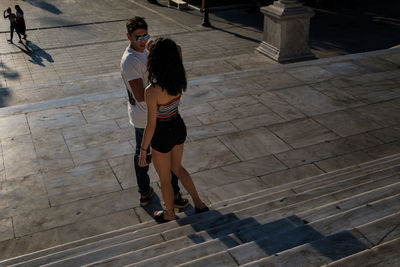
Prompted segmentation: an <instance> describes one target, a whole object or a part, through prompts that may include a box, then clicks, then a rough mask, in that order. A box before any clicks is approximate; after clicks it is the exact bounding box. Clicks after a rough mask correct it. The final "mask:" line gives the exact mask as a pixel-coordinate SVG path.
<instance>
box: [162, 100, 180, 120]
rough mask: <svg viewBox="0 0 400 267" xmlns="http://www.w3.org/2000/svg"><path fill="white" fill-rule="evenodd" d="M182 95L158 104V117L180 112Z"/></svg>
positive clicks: (164, 117) (166, 116) (168, 116)
mask: <svg viewBox="0 0 400 267" xmlns="http://www.w3.org/2000/svg"><path fill="white" fill-rule="evenodd" d="M181 96H182V95H179V96H177V97H176V98H174V99H172V100H171V101H169V102H168V103H166V104H157V106H158V107H157V118H158V119H166V118H170V117H172V116H174V115H176V114H178V106H179V100H180V99H181Z"/></svg>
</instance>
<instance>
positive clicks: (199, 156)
mask: <svg viewBox="0 0 400 267" xmlns="http://www.w3.org/2000/svg"><path fill="white" fill-rule="evenodd" d="M238 161H239V159H238V158H237V157H236V156H235V155H234V154H233V153H232V152H231V151H230V150H229V149H228V148H227V147H226V146H225V145H224V144H223V143H222V142H221V141H219V140H218V139H217V138H215V137H212V138H208V139H203V140H199V141H193V142H188V143H186V144H185V147H184V151H183V163H182V164H183V167H185V168H186V169H187V170H188V172H189V173H195V172H198V171H203V170H207V169H213V168H217V167H220V166H224V165H228V164H232V163H235V162H238Z"/></svg>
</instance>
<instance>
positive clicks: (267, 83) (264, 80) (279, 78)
mask: <svg viewBox="0 0 400 267" xmlns="http://www.w3.org/2000/svg"><path fill="white" fill-rule="evenodd" d="M250 84H257V85H259V86H261V87H262V89H263V90H264V91H271V90H276V89H281V88H290V87H294V86H300V85H303V84H304V83H303V82H302V81H300V80H298V79H296V78H294V77H293V76H291V75H289V74H288V73H285V72H274V73H268V75H257V76H254V77H252V78H250Z"/></svg>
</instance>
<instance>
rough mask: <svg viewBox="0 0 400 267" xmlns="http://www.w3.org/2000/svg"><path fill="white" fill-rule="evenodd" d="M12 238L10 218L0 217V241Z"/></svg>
mask: <svg viewBox="0 0 400 267" xmlns="http://www.w3.org/2000/svg"><path fill="white" fill-rule="evenodd" d="M12 238H14V231H13V228H12V221H11V218H5V219H0V242H1V241H4V240H8V239H12Z"/></svg>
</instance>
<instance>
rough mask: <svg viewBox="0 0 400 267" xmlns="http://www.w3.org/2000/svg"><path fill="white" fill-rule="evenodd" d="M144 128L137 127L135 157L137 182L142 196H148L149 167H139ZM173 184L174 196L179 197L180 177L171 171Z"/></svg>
mask: <svg viewBox="0 0 400 267" xmlns="http://www.w3.org/2000/svg"><path fill="white" fill-rule="evenodd" d="M143 132H144V129H143V128H136V127H135V135H136V152H135V157H134V164H135V171H136V182H137V184H138V187H139V193H140V194H142V195H143V194H146V193H147V192H149V190H150V177H149V175H148V174H147V172H148V171H149V166H146V167H140V166H139V154H140V146H141V145H142V139H143ZM171 176H172V179H171V184H172V188H173V189H174V194H175V195H177V194H178V193H179V192H180V190H181V189H180V188H179V186H178V177H176V175H175V174H174V173H173V172H172V171H171Z"/></svg>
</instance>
